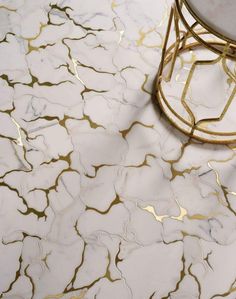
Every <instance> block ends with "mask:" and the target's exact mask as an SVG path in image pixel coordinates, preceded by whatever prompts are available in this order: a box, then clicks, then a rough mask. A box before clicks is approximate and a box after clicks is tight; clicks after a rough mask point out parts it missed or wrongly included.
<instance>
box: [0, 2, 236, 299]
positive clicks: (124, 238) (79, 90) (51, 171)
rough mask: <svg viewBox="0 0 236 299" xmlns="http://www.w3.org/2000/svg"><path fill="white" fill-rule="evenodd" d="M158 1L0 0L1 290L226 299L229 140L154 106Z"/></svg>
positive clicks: (102, 297)
mask: <svg viewBox="0 0 236 299" xmlns="http://www.w3.org/2000/svg"><path fill="white" fill-rule="evenodd" d="M169 6H170V3H167V2H165V1H164V0H158V1H154V0H145V1H142V0H136V1H131V0H127V1H123V0H122V1H121V0H114V1H111V0H99V1H98V0H97V1H94V0H86V1H83V0H64V1H54V0H37V1H32V0H18V1H11V0H1V1H0V23H1V24H0V27H1V30H0V34H1V36H0V41H1V43H0V57H1V59H0V89H1V92H0V98H1V100H0V105H1V107H0V110H1V112H0V163H1V167H0V188H1V193H0V234H1V243H0V294H1V295H0V298H5V299H31V298H32V299H59V298H62V299H93V298H94V299H95V298H96V299H110V298H113V299H129V298H130V299H167V298H171V299H195V298H201V299H213V298H216V299H219V298H227V299H235V298H236V259H235V250H236V229H235V228H236V198H235V196H236V187H235V184H234V182H235V179H236V171H235V169H236V157H235V148H234V147H233V146H231V147H229V146H216V145H208V144H201V143H198V142H196V141H194V140H190V139H189V138H188V137H186V136H184V135H182V134H181V133H179V132H178V131H176V130H175V129H173V127H171V126H170V125H169V123H168V122H166V120H165V119H164V118H163V117H162V115H161V114H160V112H159V110H158V108H157V105H156V103H155V102H154V101H153V99H154V92H153V82H154V79H155V76H156V72H157V66H158V63H159V61H160V54H161V44H162V36H163V33H164V31H165V27H166V20H167V11H168V8H169Z"/></svg>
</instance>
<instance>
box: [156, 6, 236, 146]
mask: <svg viewBox="0 0 236 299" xmlns="http://www.w3.org/2000/svg"><path fill="white" fill-rule="evenodd" d="M222 2H223V5H222ZM234 28H235V30H234ZM235 61H236V1H235V0H225V1H221V0H175V3H174V4H173V6H172V7H171V11H170V16H169V21H168V25H167V31H166V35H165V38H164V44H163V49H162V57H161V62H160V65H159V70H158V75H157V83H156V87H157V99H158V102H159V104H160V107H161V109H162V111H163V112H164V114H165V115H166V117H167V118H168V119H169V120H170V122H171V123H172V124H173V125H174V126H175V127H176V128H178V129H180V130H181V131H182V132H184V133H185V134H187V135H189V136H190V137H193V138H195V139H198V140H201V141H204V142H210V143H223V144H226V143H233V142H236V99H235V94H236V68H235Z"/></svg>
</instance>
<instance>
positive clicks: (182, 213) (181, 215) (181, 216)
mask: <svg viewBox="0 0 236 299" xmlns="http://www.w3.org/2000/svg"><path fill="white" fill-rule="evenodd" d="M176 203H177V204H178V206H179V209H180V213H179V215H178V216H171V215H157V213H156V211H155V208H154V207H153V206H151V205H149V206H146V207H144V208H142V209H143V210H145V211H147V212H149V213H151V214H152V215H153V216H154V218H155V219H156V220H157V221H158V222H163V220H164V219H166V218H170V219H173V220H178V221H183V220H184V217H185V216H187V214H188V213H187V210H186V209H184V208H183V207H181V206H180V205H179V203H178V201H176Z"/></svg>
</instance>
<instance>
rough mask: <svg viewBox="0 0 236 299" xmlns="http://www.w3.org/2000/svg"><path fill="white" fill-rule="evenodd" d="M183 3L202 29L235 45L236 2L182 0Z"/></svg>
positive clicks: (226, 0)
mask: <svg viewBox="0 0 236 299" xmlns="http://www.w3.org/2000/svg"><path fill="white" fill-rule="evenodd" d="M184 3H185V4H186V6H187V8H188V10H189V11H190V13H191V14H192V15H193V16H194V18H195V19H196V20H197V21H198V22H199V23H200V24H201V25H202V26H203V27H205V28H207V29H208V30H209V31H210V32H212V33H214V34H215V35H217V36H219V37H221V38H223V39H224V40H227V41H230V42H232V43H236V0H184Z"/></svg>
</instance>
